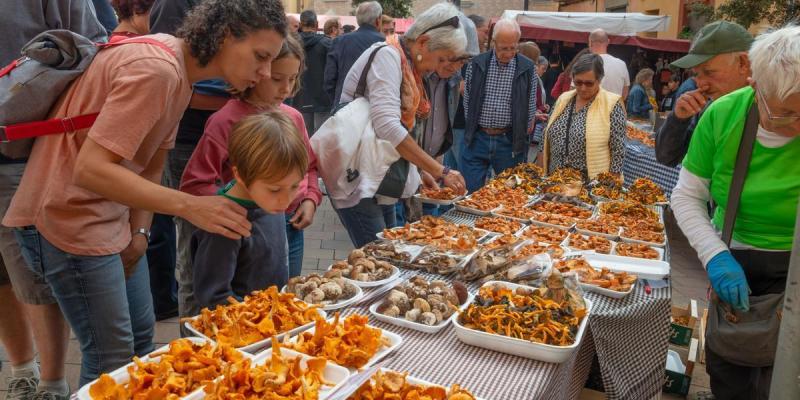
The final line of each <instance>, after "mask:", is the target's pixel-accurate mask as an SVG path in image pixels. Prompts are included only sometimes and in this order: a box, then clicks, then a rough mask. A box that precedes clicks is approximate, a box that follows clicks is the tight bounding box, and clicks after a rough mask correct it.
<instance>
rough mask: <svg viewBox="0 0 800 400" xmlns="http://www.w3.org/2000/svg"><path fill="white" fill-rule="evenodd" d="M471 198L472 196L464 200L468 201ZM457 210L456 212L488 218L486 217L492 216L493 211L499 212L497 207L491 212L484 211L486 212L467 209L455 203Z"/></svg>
mask: <svg viewBox="0 0 800 400" xmlns="http://www.w3.org/2000/svg"><path fill="white" fill-rule="evenodd" d="M469 198H470V196H467V197H465V198H463V199H462V200H466V199H469ZM455 208H456V210H459V211H463V212H465V213H469V214H475V215H481V216H486V215H491V214H492V211H494V210H497V209H498V208H499V207H495V208H493V209H491V210H488V211H484V210H478V209H477V208H472V207H466V206H462V205H461V204H458V203H455Z"/></svg>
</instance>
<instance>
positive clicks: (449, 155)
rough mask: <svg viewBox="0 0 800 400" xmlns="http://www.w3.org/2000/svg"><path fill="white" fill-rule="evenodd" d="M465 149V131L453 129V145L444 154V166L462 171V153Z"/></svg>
mask: <svg viewBox="0 0 800 400" xmlns="http://www.w3.org/2000/svg"><path fill="white" fill-rule="evenodd" d="M463 148H464V130H463V129H453V145H452V146H450V149H449V150H447V152H446V153H444V165H446V166H448V167H450V168H451V169H454V170H456V171H461V151H462V150H463Z"/></svg>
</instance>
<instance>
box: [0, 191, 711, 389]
mask: <svg viewBox="0 0 800 400" xmlns="http://www.w3.org/2000/svg"><path fill="white" fill-rule="evenodd" d="M667 215H668V219H667V230H668V232H669V239H670V245H671V249H672V287H673V291H672V295H673V304H676V305H686V304H688V301H689V299H696V300H698V302H699V304H700V308H701V310H702V309H703V308H705V307H706V304H707V303H706V301H705V293H706V287H707V285H708V280H707V279H706V275H705V271H703V268H702V267H701V265H700V263H699V261H698V260H697V257H696V255H695V252H694V250H693V249H692V248H691V246H689V243H688V242H687V241H686V238H685V237H683V235H682V234H681V233H680V230H679V229H678V227H677V225H676V224H675V222H674V219H673V218H672V217H671V214H670V213H667ZM352 249H353V246H352V244H351V243H350V239H349V237H348V236H347V232H346V231H345V229H344V227H343V226H342V224H341V222H340V221H339V218H338V216H337V215H336V212H335V211H334V210H333V209H332V208H331V205H330V202H329V201H328V200H327V198H326V199H325V200H324V201H323V203H322V204H321V205H320V207H319V210H318V211H317V214H316V216H315V218H314V223H313V224H312V225H311V226H310V227H308V228H307V229H306V232H305V252H304V254H303V274H306V273H309V272H314V271H324V270H326V269H327V268H328V266H330V265H331V264H332V263H333V261H334V260H335V259H341V258H346V257H347V255H348V254H349V252H350V250H352ZM178 325H179V321H178V319H177V318H173V319H169V320H166V321H161V322H158V323H157V324H156V332H155V342H156V347H158V346H160V345H162V344H164V343H167V342H169V341H170V340H172V339H174V338H177V337H178V336H179V331H178ZM80 359H81V355H80V351H79V347H78V343H77V341H76V340H75V337H74V336H73V337H72V338H71V340H70V345H69V352H68V354H67V379H68V381H69V384H70V387H71V388H72V390H73V391H77V389H78V386H77V385H78V376H79V373H80ZM0 360H2V361H3V362H4V364H5V366H6V368H3V369H2V371H0V398H4V397H5V391H4V389H5V382H6V378H7V377H8V376H9V375H10V373H11V368H10V366H9V365H8V356H7V355H6V353H5V351H4V350H3V349H2V348H1V347H0ZM465 383H466V382H465ZM692 383H693V384H692V388H691V391H690V395H689V397H688V398H689V399H692V398H694V395H693V394H694V393H696V392H698V391H708V390H709V389H708V385H709V384H708V376H707V375H706V374H705V366H703V365H697V366H696V367H695V373H694V377H693V380H692ZM582 398H587V399H588V398H593V397H592V396H591V394H586V395H584V396H582ZM664 398H679V397H677V396H667V395H665V396H664Z"/></svg>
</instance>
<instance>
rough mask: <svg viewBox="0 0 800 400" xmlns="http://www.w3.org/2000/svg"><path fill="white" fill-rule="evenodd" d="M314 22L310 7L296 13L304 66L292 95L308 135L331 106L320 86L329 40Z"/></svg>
mask: <svg viewBox="0 0 800 400" xmlns="http://www.w3.org/2000/svg"><path fill="white" fill-rule="evenodd" d="M317 25H318V22H317V14H315V13H314V11H311V10H305V11H303V12H302V13H301V14H300V38H301V39H303V48H304V49H305V51H306V70H305V72H303V76H302V78H301V81H300V82H302V84H301V85H300V92H298V93H297V95H296V96H295V97H294V108H296V109H297V111H300V113H302V114H303V120H304V121H305V123H306V131H308V136H311V135H313V134H314V132H316V131H317V129H319V127H320V126H322V124H323V123H325V120H326V119H328V116H329V115H330V110H331V100H330V97H328V94H327V93H325V91H324V90H323V89H322V79H323V76H324V74H325V62H326V60H327V58H328V51H329V50H330V48H331V44H332V42H333V41H332V40H331V38H329V37H327V36H325V35H321V34H319V33H317Z"/></svg>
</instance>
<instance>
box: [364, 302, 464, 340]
mask: <svg viewBox="0 0 800 400" xmlns="http://www.w3.org/2000/svg"><path fill="white" fill-rule="evenodd" d="M472 299H473V295H469V296H468V297H467V301H466V302H465V303H464V305H467V304H469V303H471V302H472ZM380 304H381V302H380V301H377V302H375V303H374V304H372V305H371V306H369V312H370V314H372V316H373V317H375V319H377V320H378V321H382V322H386V323H387V324H392V325H397V326H399V327H403V328H408V329H413V330H415V331H419V332H423V333H436V332H439V331H441V330H442V329H444V328H446V327H447V325H449V324H450V321H453V320H454V319H456V318H458V312H454V313H453V315H451V316H450V318H448V319H446V320H443V321H442V322H440V323H439V324H438V325H425V324H420V323H419V322H412V321H409V320H407V319H405V318H399V317H390V316H388V315H383V314H381V313H379V312H378V307H379V306H380Z"/></svg>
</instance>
